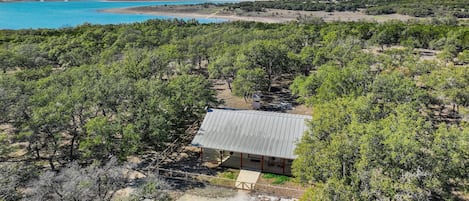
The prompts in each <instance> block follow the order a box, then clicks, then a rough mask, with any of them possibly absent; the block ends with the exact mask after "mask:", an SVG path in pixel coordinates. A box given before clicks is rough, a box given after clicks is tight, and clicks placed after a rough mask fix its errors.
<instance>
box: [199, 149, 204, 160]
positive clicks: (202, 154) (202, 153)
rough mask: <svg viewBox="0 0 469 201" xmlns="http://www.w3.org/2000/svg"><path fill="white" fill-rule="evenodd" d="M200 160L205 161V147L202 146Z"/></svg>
mask: <svg viewBox="0 0 469 201" xmlns="http://www.w3.org/2000/svg"><path fill="white" fill-rule="evenodd" d="M200 162H204V148H203V147H200Z"/></svg>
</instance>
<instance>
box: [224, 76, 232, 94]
mask: <svg viewBox="0 0 469 201" xmlns="http://www.w3.org/2000/svg"><path fill="white" fill-rule="evenodd" d="M224 77H225V80H226V83H227V84H228V89H230V92H233V90H232V89H231V82H230V79H228V78H227V77H226V76H224Z"/></svg>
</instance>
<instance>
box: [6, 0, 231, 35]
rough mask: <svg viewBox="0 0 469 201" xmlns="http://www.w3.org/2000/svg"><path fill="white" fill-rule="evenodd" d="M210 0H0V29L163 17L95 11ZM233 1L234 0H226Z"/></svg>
mask: <svg viewBox="0 0 469 201" xmlns="http://www.w3.org/2000/svg"><path fill="white" fill-rule="evenodd" d="M203 2H214V1H204V0H199V1H197V0H195V1H174V2H105V1H69V2H11V3H0V29H28V28H63V27H72V26H76V25H80V24H83V23H91V24H121V23H132V22H141V21H145V20H148V19H155V18H157V19H167V18H171V17H166V16H152V15H140V14H113V13H103V12H97V11H98V10H101V9H109V8H123V7H132V6H149V5H176V4H199V3H203ZM229 2H234V1H229ZM197 20H199V21H200V22H202V23H209V22H220V21H223V20H221V19H205V18H203V19H197Z"/></svg>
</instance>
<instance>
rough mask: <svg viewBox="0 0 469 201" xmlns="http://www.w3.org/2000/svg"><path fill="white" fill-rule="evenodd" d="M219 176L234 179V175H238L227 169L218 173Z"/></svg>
mask: <svg viewBox="0 0 469 201" xmlns="http://www.w3.org/2000/svg"><path fill="white" fill-rule="evenodd" d="M219 176H220V177H223V178H226V179H231V180H235V179H236V177H238V174H236V173H235V172H232V171H227V172H222V173H220V174H219Z"/></svg>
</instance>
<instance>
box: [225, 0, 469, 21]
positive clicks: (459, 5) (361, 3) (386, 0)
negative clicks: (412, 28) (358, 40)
mask: <svg viewBox="0 0 469 201" xmlns="http://www.w3.org/2000/svg"><path fill="white" fill-rule="evenodd" d="M227 5H229V6H230V8H231V9H235V8H240V9H242V10H246V11H258V12H262V11H264V9H266V8H274V9H286V10H305V11H327V12H333V11H358V10H360V9H365V12H366V13H367V14H370V15H382V14H394V13H399V14H403V15H410V16H414V17H435V16H439V17H442V16H446V17H447V16H453V17H456V18H468V17H469V11H468V9H469V4H468V3H467V1H466V0H451V1H448V0H437V1H435V0H420V1H413V0H339V1H318V0H307V1H304V0H280V1H246V2H240V3H234V4H227Z"/></svg>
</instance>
